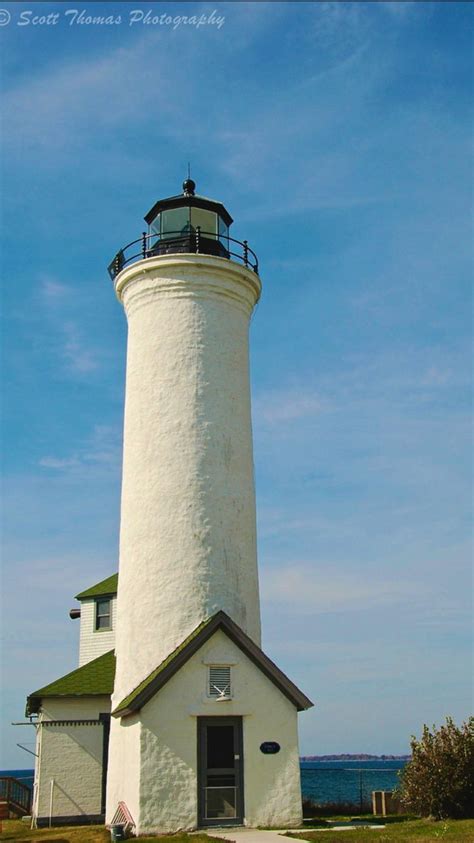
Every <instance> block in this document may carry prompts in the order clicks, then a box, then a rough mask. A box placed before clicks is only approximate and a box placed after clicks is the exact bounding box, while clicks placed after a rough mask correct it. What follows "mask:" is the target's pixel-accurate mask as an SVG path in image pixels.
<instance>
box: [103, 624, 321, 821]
mask: <svg viewBox="0 0 474 843" xmlns="http://www.w3.org/2000/svg"><path fill="white" fill-rule="evenodd" d="M216 676H217V677H218V678H217V682H218V683H219V684H218V685H214V679H215V677H216ZM310 705H311V702H310V700H309V699H308V698H307V697H306V696H305V695H304V694H303V693H302V692H301V691H300V690H299V689H298V688H297V687H296V686H295V685H294V684H293V682H291V681H290V680H289V679H288V677H287V676H285V674H284V673H282V671H281V670H279V668H278V667H277V666H276V665H275V664H274V663H273V662H272V661H271V660H270V659H269V658H268V657H267V656H266V655H265V654H264V653H263V652H262V650H261V649H260V648H259V647H258V646H257V645H256V644H255V643H254V642H253V641H252V639H251V638H249V637H248V636H247V635H246V634H245V633H244V632H242V630H241V629H240V628H239V627H238V626H237V624H235V623H234V621H232V619H231V618H229V616H228V615H227V614H226V613H225V612H222V611H220V612H217V613H216V614H215V615H214V616H213V617H212V618H210V619H209V620H207V621H205V622H203V623H202V624H200V625H199V626H198V627H197V628H196V629H195V630H194V631H193V632H192V633H191V635H189V636H188V638H187V639H186V640H185V641H183V643H182V645H180V646H179V647H177V648H176V650H175V651H174V652H173V653H171V654H170V656H169V657H168V658H167V659H165V660H164V661H163V662H162V664H160V665H158V666H157V667H156V669H155V670H154V671H152V672H151V673H150V674H149V676H147V677H146V678H145V679H144V681H143V682H142V683H141V684H140V685H139V686H138V687H137V688H136V689H134V691H133V692H132V693H130V694H129V695H128V696H127V697H126V698H125V699H123V700H122V701H121V702H120V703H119V704H118V706H117V707H116V708H115V709H114V710H113V712H112V718H113V719H115V720H116V721H118V723H119V724H120V726H119V728H120V729H121V730H123V734H124V738H125V739H126V741H127V745H128V758H134V759H135V761H136V764H137V765H138V769H136V770H135V775H133V776H130V775H129V776H128V777H124V779H122V780H121V782H120V784H119V785H118V786H116V793H115V795H114V797H112V796H111V789H112V787H113V782H112V781H110V785H109V798H111V799H112V801H113V803H114V802H115V801H117V802H118V801H124V802H125V803H126V804H127V807H128V809H129V810H130V813H131V814H132V816H133V817H134V818H136V817H138V816H139V817H140V818H141V821H140V833H147V832H153V831H157V830H158V829H160V830H168V831H171V830H172V829H176V828H177V827H178V825H180V827H181V828H195V827H196V825H199V826H222V825H236V824H237V825H238V824H243V823H244V822H245V823H246V824H247V825H251V826H257V825H259V826H260V825H289V826H291V825H297V824H298V823H299V822H301V791H300V780H299V758H298V743H297V713H298V711H302V710H304V709H306V708H308V707H309V706H310ZM269 750H270V751H269ZM119 796H120V797H121V799H120V800H119Z"/></svg>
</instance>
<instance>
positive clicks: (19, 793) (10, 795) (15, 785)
mask: <svg viewBox="0 0 474 843" xmlns="http://www.w3.org/2000/svg"><path fill="white" fill-rule="evenodd" d="M0 800H1V801H2V802H7V804H8V806H9V808H11V810H12V811H13V812H14V813H24V814H28V813H29V811H30V807H31V790H30V788H29V787H27V786H26V785H25V784H23V783H22V782H20V781H18V779H14V778H13V777H12V776H0Z"/></svg>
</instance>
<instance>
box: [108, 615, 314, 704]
mask: <svg viewBox="0 0 474 843" xmlns="http://www.w3.org/2000/svg"><path fill="white" fill-rule="evenodd" d="M218 629H223V630H224V631H225V632H226V634H227V635H228V636H229V638H230V639H231V640H232V641H233V642H234V643H235V644H236V645H237V646H238V647H240V649H242V650H243V652H244V653H245V655H247V656H248V658H249V659H250V660H251V661H252V662H253V663H254V664H256V666H257V667H258V668H259V669H260V670H261V671H262V673H264V674H265V675H266V676H267V677H268V678H269V679H270V680H271V681H272V682H273V684H274V685H276V686H277V687H278V688H279V690H280V691H281V692H282V693H283V694H284V695H285V696H286V697H287V698H288V699H289V700H290V702H292V703H293V705H294V706H295V707H296V708H297V710H298V711H305V710H306V709H308V708H311V707H312V706H313V705H314V703H313V702H312V701H311V700H310V699H309V697H307V696H306V694H303V692H302V691H300V689H299V688H297V687H296V685H295V684H294V683H293V682H292V681H291V679H288V677H287V676H286V675H285V674H284V673H283V672H282V671H281V670H280V668H278V667H277V666H276V664H275V663H274V662H272V660H271V659H269V658H268V656H266V655H265V653H264V652H263V651H262V650H261V649H260V647H258V646H257V644H255V642H254V641H252V639H251V638H249V637H248V635H246V633H245V632H243V630H242V629H240V627H239V626H238V625H237V624H236V623H235V622H234V621H233V620H232V619H231V618H230V617H229V616H228V615H227V614H226V613H225V612H223V611H220V612H217V613H216V614H215V615H214V617H213V618H211V620H210V621H209V622H208V623H207V624H206V625H205V626H204V627H203V628H202V629H201V630H200V631H199V632H198V633H197V634H196V635H195V637H194V638H192V639H191V640H190V641H189V643H188V644H187V645H186V646H185V647H183V648H182V649H181V650H179V652H177V654H176V656H175V658H173V659H172V660H171V661H170V663H169V664H167V665H166V666H165V667H164V668H163V670H162V671H161V672H160V673H158V675H157V676H156V677H155V678H154V679H152V680H151V681H150V683H149V684H148V685H147V686H146V687H145V688H143V690H142V691H140V692H139V693H137V695H136V697H135V698H134V699H133V700H131V701H130V702H128V697H125V700H124V703H125V701H126V700H127V702H126V704H125V705H124V706H123V707H122V706H121V705H120V704H119V706H118V707H117V708H116V709H115V710H114V711H113V712H112V716H113V717H126V716H128V715H130V714H133V713H134V712H135V711H139V709H140V708H142V707H143V706H144V705H145V704H146V703H147V702H148V701H149V700H150V699H151V698H152V697H153V696H154V695H155V694H156V693H157V692H158V691H159V690H160V689H161V688H162V687H163V686H164V685H165V684H166V683H167V682H168V680H169V679H171V677H172V676H173V675H174V674H175V673H176V672H177V671H178V670H179V669H180V668H181V667H182V666H183V665H184V664H185V663H186V662H187V661H188V660H189V659H190V658H191V656H193V655H194V653H196V652H197V651H198V650H199V649H200V648H201V647H202V646H203V644H205V643H206V641H208V639H209V638H210V637H211V636H212V635H213V634H214V632H216V631H217V630H218ZM128 696H130V695H128Z"/></svg>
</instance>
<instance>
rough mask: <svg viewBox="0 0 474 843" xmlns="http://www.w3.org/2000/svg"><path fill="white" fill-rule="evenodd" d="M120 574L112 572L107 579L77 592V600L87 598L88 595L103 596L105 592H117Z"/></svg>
mask: <svg viewBox="0 0 474 843" xmlns="http://www.w3.org/2000/svg"><path fill="white" fill-rule="evenodd" d="M117 584H118V574H112V576H111V577H107V579H106V580H102V581H101V582H98V583H97V584H96V585H92V586H91V587H90V588H86V590H85V591H81V593H80V594H76V600H85V599H86V597H102V596H103V595H105V594H117Z"/></svg>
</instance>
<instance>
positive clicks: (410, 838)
mask: <svg viewBox="0 0 474 843" xmlns="http://www.w3.org/2000/svg"><path fill="white" fill-rule="evenodd" d="M348 819H349V818H348V817H346V820H348ZM374 819H375V818H374V817H372V818H371V822H374ZM320 822H321V825H319V826H318V827H319V828H320V829H323V828H325V829H329V828H330V822H334V821H333V820H327V819H324V820H321V821H320ZM377 822H380V823H381V824H382V823H383V819H382V820H377ZM288 836H289V837H293V838H298V839H300V840H309V841H313V843H369V841H370V843H391V841H392V840H393V841H397V840H400V841H403V843H421V841H432V843H438V841H444V840H446V841H447V843H450V841H455V840H463V841H466V843H474V820H446V821H444V822H431V821H429V820H402V821H401V822H397V821H393V820H392V822H389V823H388V825H386V827H385V828H379V829H375V828H358V829H353V830H351V831H329V830H327V831H321V830H320V831H317V830H316V829H314V830H311V829H309V828H308V831H305V832H304V833H301V834H292V833H291V832H288Z"/></svg>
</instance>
